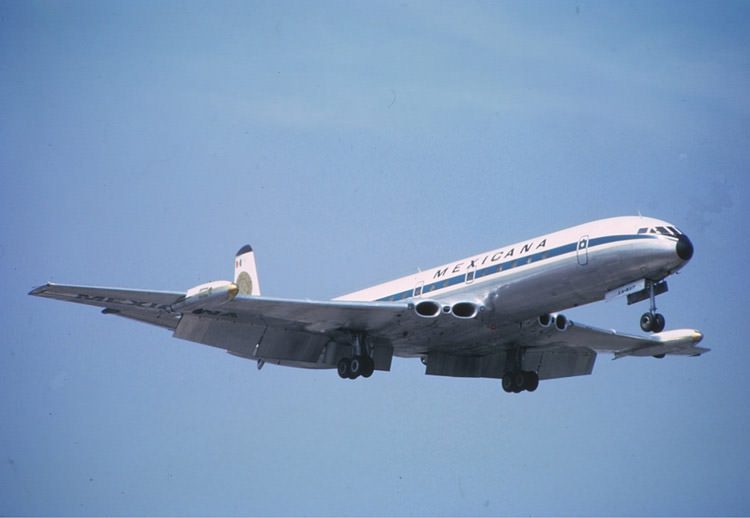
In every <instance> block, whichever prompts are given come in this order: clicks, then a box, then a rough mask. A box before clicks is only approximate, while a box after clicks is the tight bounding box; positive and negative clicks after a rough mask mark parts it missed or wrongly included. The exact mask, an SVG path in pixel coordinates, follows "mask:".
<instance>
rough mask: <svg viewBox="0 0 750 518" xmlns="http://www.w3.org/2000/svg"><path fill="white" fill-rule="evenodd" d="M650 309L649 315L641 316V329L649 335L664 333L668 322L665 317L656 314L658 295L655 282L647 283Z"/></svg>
mask: <svg viewBox="0 0 750 518" xmlns="http://www.w3.org/2000/svg"><path fill="white" fill-rule="evenodd" d="M646 282H647V286H646V289H647V290H648V298H649V301H650V307H649V311H648V313H644V314H643V315H641V329H643V330H644V331H645V332H647V333H649V332H651V333H661V332H662V331H664V326H665V325H666V321H665V320H664V315H662V314H661V313H657V312H656V294H655V293H654V282H653V281H646Z"/></svg>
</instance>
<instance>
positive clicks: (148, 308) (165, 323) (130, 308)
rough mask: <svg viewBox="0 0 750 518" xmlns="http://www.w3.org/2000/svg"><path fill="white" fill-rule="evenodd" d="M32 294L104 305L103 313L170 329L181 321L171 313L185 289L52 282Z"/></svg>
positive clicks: (101, 306) (79, 302) (99, 305)
mask: <svg viewBox="0 0 750 518" xmlns="http://www.w3.org/2000/svg"><path fill="white" fill-rule="evenodd" d="M29 295H34V296H37V297H46V298H50V299H57V300H64V301H68V302H76V303H78V304H86V305H89V306H98V307H100V308H104V310H103V311H102V313H105V314H113V315H118V316H121V317H126V318H131V319H133V320H138V321H140V322H146V323H149V324H154V325H157V326H159V327H164V328H167V329H175V328H176V327H177V324H178V322H179V315H176V314H174V313H170V311H169V308H170V306H171V305H173V304H175V303H176V302H177V301H179V300H180V299H182V298H184V294H182V293H172V292H166V291H143V290H127V289H121V288H102V287H93V286H68V285H64V284H52V283H48V284H45V285H44V286H40V287H38V288H36V289H34V290H32V291H31V292H29Z"/></svg>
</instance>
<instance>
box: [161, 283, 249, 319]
mask: <svg viewBox="0 0 750 518" xmlns="http://www.w3.org/2000/svg"><path fill="white" fill-rule="evenodd" d="M239 291H240V289H239V287H238V286H237V285H236V284H235V283H233V282H229V281H213V282H207V283H205V284H199V285H198V286H195V287H193V288H190V289H189V290H187V293H185V298H184V299H182V300H180V301H178V302H176V303H175V304H172V311H173V312H174V313H186V312H189V311H194V310H199V309H208V308H214V307H216V306H221V305H222V304H224V303H226V302H229V301H230V300H234V298H235V297H236V296H237V294H238V293H239Z"/></svg>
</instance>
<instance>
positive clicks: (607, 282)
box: [337, 216, 686, 321]
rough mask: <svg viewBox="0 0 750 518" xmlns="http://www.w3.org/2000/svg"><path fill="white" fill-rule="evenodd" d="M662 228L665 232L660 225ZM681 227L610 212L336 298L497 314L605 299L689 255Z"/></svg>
mask: <svg viewBox="0 0 750 518" xmlns="http://www.w3.org/2000/svg"><path fill="white" fill-rule="evenodd" d="M655 229H661V230H655ZM680 234H681V233H680V232H679V231H677V230H676V229H675V227H674V226H673V225H671V224H670V223H667V222H665V221H661V220H657V219H653V218H646V217H639V216H635V217H617V218H609V219H603V220H598V221H593V222H590V223H585V224H583V225H578V226H575V227H571V228H568V229H565V230H561V231H558V232H553V233H550V234H546V235H543V236H539V237H536V238H532V239H528V240H525V241H521V242H519V243H515V244H512V245H508V246H505V247H502V248H498V249H495V250H490V251H488V252H484V253H480V254H476V255H472V256H469V257H465V258H463V259H460V260H458V261H453V262H451V263H447V264H443V265H440V266H438V267H435V268H431V269H428V270H425V271H422V272H419V273H415V274H413V275H408V276H405V277H401V278H399V279H396V280H393V281H389V282H385V283H383V284H378V285H377V286H373V287H370V288H367V289H364V290H360V291H357V292H354V293H349V294H347V295H344V296H342V297H339V298H338V299H337V300H347V301H384V302H385V301H406V300H408V301H412V302H415V303H416V302H419V301H420V300H424V299H429V300H435V301H439V302H440V304H444V305H445V307H446V308H447V307H449V305H450V304H453V303H456V302H464V301H466V302H472V303H475V304H477V305H481V306H483V307H487V308H491V309H492V310H493V311H491V312H489V314H491V315H492V318H493V319H494V320H498V321H502V320H503V315H504V314H508V315H510V314H511V313H512V315H513V318H514V319H518V318H533V317H535V316H538V315H540V314H543V313H549V312H555V311H561V310H563V309H567V308H571V307H575V306H579V305H582V304H588V303H590V302H594V301H597V300H602V299H603V298H604V296H605V294H606V293H607V292H609V291H610V290H613V289H615V288H617V287H619V286H623V285H625V284H627V283H629V282H633V281H636V280H640V279H649V280H653V281H656V280H660V279H663V278H664V277H666V276H668V275H670V274H671V273H674V272H675V271H677V270H678V269H680V268H681V267H682V266H683V265H684V264H685V262H686V261H685V260H683V259H682V258H680V257H679V256H678V254H677V253H676V251H675V248H676V243H677V240H678V238H679V236H680Z"/></svg>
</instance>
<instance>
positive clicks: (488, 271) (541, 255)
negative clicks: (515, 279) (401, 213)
mask: <svg viewBox="0 0 750 518" xmlns="http://www.w3.org/2000/svg"><path fill="white" fill-rule="evenodd" d="M658 237H659V236H657V235H655V234H627V235H617V236H602V237H596V238H593V239H590V240H589V244H588V248H589V249H591V248H593V247H595V246H601V245H607V244H610V243H616V242H618V241H629V240H632V239H655V238H658ZM577 248H578V242H575V243H570V244H567V245H563V246H558V247H557V248H553V249H551V250H545V251H543V252H537V253H534V254H531V255H527V256H523V257H519V258H517V259H513V260H511V261H505V262H504V263H499V264H493V265H491V266H487V267H486V268H480V269H478V270H476V273H475V274H474V279H481V278H482V277H487V276H488V275H495V274H496V273H500V272H505V271H508V270H511V269H513V268H518V267H520V266H525V265H527V264H532V263H536V262H539V261H544V260H546V259H552V258H554V257H559V256H561V255H564V254H569V253H571V252H575V251H576V249H577ZM465 280H466V272H464V273H462V274H460V275H456V276H454V277H449V278H447V279H442V280H439V281H437V282H433V283H430V284H425V285H424V287H423V288H422V295H424V294H426V293H432V292H435V291H438V290H443V289H445V288H449V287H451V286H455V285H456V284H462V283H463V282H465ZM413 295H414V289H409V290H406V291H402V292H399V293H394V294H393V295H388V296H387V297H382V298H379V299H377V301H376V302H395V301H397V300H404V299H408V298H411V297H412V296H413Z"/></svg>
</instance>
